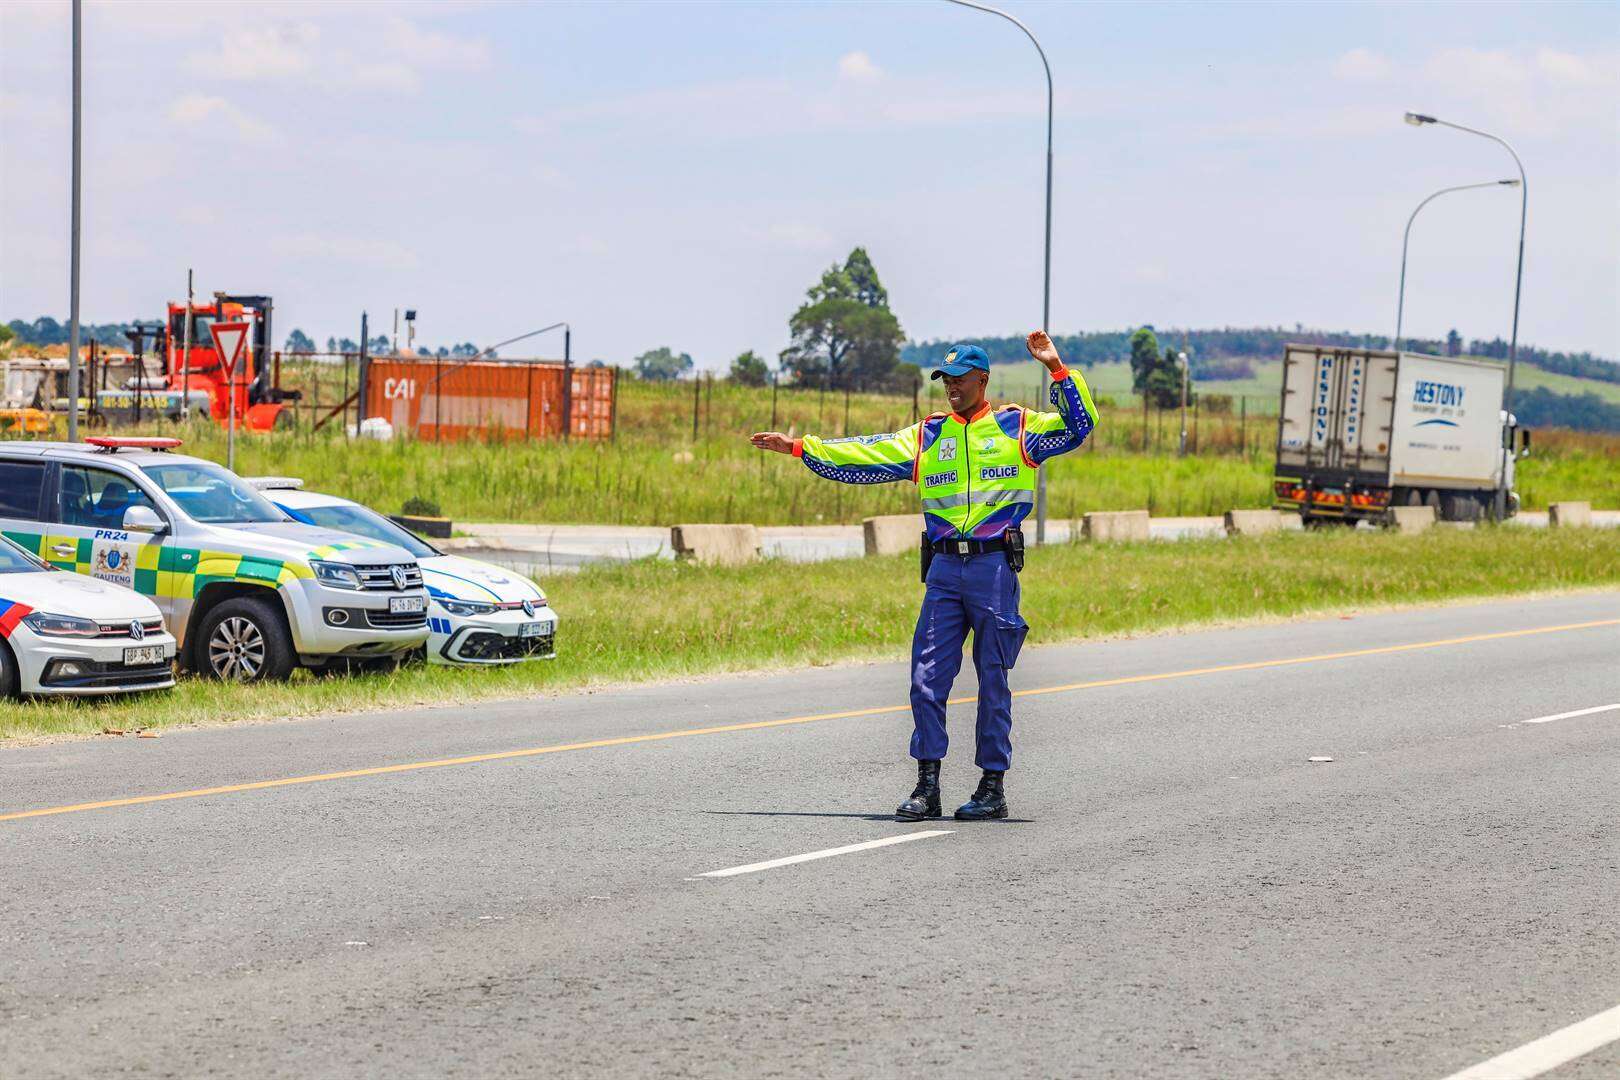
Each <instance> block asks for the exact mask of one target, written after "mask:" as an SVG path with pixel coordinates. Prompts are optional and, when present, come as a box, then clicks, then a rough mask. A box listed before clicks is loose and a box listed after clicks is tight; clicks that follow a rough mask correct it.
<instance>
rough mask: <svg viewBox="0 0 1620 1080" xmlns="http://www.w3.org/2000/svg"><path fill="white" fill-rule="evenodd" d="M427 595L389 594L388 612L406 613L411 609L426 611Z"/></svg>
mask: <svg viewBox="0 0 1620 1080" xmlns="http://www.w3.org/2000/svg"><path fill="white" fill-rule="evenodd" d="M426 610H427V597H425V596H390V597H389V598H388V614H390V615H408V614H410V613H411V612H413V611H426Z"/></svg>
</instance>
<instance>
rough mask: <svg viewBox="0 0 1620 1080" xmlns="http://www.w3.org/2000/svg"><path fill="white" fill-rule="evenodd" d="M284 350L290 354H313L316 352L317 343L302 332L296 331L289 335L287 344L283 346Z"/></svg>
mask: <svg viewBox="0 0 1620 1080" xmlns="http://www.w3.org/2000/svg"><path fill="white" fill-rule="evenodd" d="M282 349H283V351H285V352H290V353H312V352H314V351H315V342H314V341H313V340H312V339H311V338H310V336H309V335H308V334H306V333H304V332H303V331H302V330H294V331H293V332H292V333H290V334H288V335H287V344H285V345H283V346H282Z"/></svg>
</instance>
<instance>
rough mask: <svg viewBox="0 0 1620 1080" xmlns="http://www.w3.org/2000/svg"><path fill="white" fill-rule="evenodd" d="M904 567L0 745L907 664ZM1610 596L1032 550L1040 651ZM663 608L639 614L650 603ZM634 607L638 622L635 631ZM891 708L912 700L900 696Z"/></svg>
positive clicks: (1180, 553) (1565, 540)
mask: <svg viewBox="0 0 1620 1080" xmlns="http://www.w3.org/2000/svg"><path fill="white" fill-rule="evenodd" d="M915 566H916V563H915V558H914V557H912V556H904V557H896V558H891V559H871V560H857V561H839V562H826V563H811V564H791V563H787V564H785V563H764V564H758V565H753V566H747V567H740V568H731V569H720V568H703V567H696V566H689V565H682V564H675V563H666V562H656V561H647V562H639V563H631V564H625V565H619V566H610V567H598V568H592V569H587V570H585V571H584V572H582V573H579V574H574V575H567V576H559V577H556V578H554V579H551V580H547V581H545V582H544V584H545V586H546V588H547V591H548V592H549V593H550V594H551V597H552V601H553V603H554V604H555V605H556V607H557V609H558V611H559V612H561V615H562V620H563V621H562V624H561V633H560V638H559V641H560V652H561V655H560V656H559V658H558V659H557V660H555V661H551V662H544V663H534V664H527V665H522V666H519V667H512V668H503V669H496V670H475V671H464V670H454V669H445V668H430V667H426V666H413V667H408V668H405V669H403V670H401V671H399V672H396V673H394V674H392V675H372V676H364V677H356V678H335V679H315V678H311V677H309V676H308V675H307V674H305V673H299V674H297V675H295V677H294V678H293V679H292V680H291V681H290V682H288V683H285V684H280V685H269V686H260V687H254V688H251V689H248V688H243V687H239V686H234V685H221V684H217V683H207V682H202V681H200V680H195V679H189V678H188V679H185V680H183V681H182V682H181V684H180V686H179V687H178V688H177V689H175V690H174V691H173V692H171V693H168V694H166V695H158V696H145V697H135V698H130V699H124V700H108V701H92V702H83V701H80V702H73V701H68V702H37V701H36V702H28V703H24V704H20V705H19V704H5V705H0V739H6V738H17V737H25V736H36V735H41V734H52V733H92V732H97V731H100V730H102V729H103V728H104V727H115V728H125V729H128V728H135V727H140V726H143V725H151V726H154V727H162V726H166V725H172V724H184V723H216V722H225V721H236V720H270V719H280V718H284V717H295V716H310V715H316V714H325V713H334V712H345V711H357V710H368V709H383V708H399V707H409V706H413V705H425V704H435V703H443V702H452V701H453V702H457V703H468V702H474V701H477V700H479V699H489V698H498V697H512V696H519V695H532V694H541V693H551V692H557V691H562V690H568V689H573V688H578V687H582V686H588V685H592V684H611V683H619V682H631V681H646V680H653V679H668V678H672V677H681V676H693V675H704V674H711V673H716V672H725V671H741V670H748V669H757V668H780V667H799V666H803V665H806V664H811V665H824V664H830V663H834V662H837V661H842V660H850V659H856V658H887V659H900V658H903V657H904V656H905V655H906V650H907V647H908V645H909V642H910V635H911V627H912V623H913V621H914V619H915V614H916V605H917V601H918V596H919V592H920V589H919V586H918V584H917V580H916V569H915ZM1617 584H1620V531H1614V530H1562V531H1541V530H1536V531H1531V530H1521V529H1511V528H1509V529H1492V528H1483V529H1477V530H1473V531H1467V532H1457V531H1451V530H1445V531H1434V532H1430V533H1427V534H1425V535H1422V536H1401V535H1395V534H1381V533H1365V532H1357V533H1352V532H1348V531H1336V530H1335V531H1326V532H1313V533H1305V534H1281V535H1277V536H1272V537H1265V538H1256V539H1247V540H1233V541H1226V540H1201V541H1186V542H1180V543H1146V544H1135V545H1118V546H1112V545H1108V546H1092V545H1072V546H1071V545H1063V546H1056V547H1051V548H1047V549H1045V550H1041V551H1037V552H1035V553H1033V554H1032V556H1031V559H1030V566H1029V569H1028V570H1027V571H1026V572H1025V575H1024V613H1025V615H1026V617H1027V618H1028V619H1029V621H1030V623H1031V624H1032V626H1033V628H1034V629H1033V631H1032V633H1031V636H1030V641H1031V643H1032V644H1040V643H1051V642H1058V641H1067V640H1076V639H1084V638H1096V637H1103V636H1110V635H1117V634H1123V633H1140V632H1147V631H1155V630H1164V629H1168V628H1172V627H1180V626H1189V625H1198V624H1207V623H1213V622H1224V621H1233V620H1243V619H1254V618H1264V617H1283V616H1295V615H1301V614H1306V613H1312V612H1328V611H1335V610H1341V609H1355V608H1367V607H1376V606H1386V605H1399V604H1411V603H1420V602H1434V601H1442V600H1455V599H1460V598H1465V597H1479V596H1491V595H1505V594H1511V593H1524V592H1533V591H1543V590H1555V589H1571V588H1582V587H1594V586H1613V585H1617ZM651 596H656V597H657V599H658V602H657V603H656V604H650V603H648V602H647V598H648V597H651ZM625 612H635V616H634V617H633V618H626V617H625ZM895 700H896V701H897V702H898V701H903V700H904V687H903V686H898V685H897V686H896V688H895Z"/></svg>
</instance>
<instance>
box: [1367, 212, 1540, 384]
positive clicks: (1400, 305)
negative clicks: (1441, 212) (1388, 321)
mask: <svg viewBox="0 0 1620 1080" xmlns="http://www.w3.org/2000/svg"><path fill="white" fill-rule="evenodd" d="M1518 186H1519V181H1517V180H1487V181H1486V182H1485V183H1483V184H1463V185H1461V186H1460V187H1447V188H1441V189H1440V190H1439V191H1437V192H1435V193H1434V194H1433V195H1430V196H1429V197H1428V198H1427V199H1424V200H1423V201H1422V202H1420V203H1418V204H1417V210H1413V211H1412V216H1411V217H1409V218H1407V219H1406V233H1405V235H1403V236H1402V237H1401V291H1400V295H1399V296H1398V297H1397V299H1396V301H1395V344H1394V345H1393V346H1391V347H1392V348H1393V349H1394V351H1395V352H1400V351H1401V318H1402V316H1403V315H1404V314H1405V313H1406V247H1407V245H1408V244H1409V243H1411V240H1412V222H1414V221H1416V220H1417V216H1418V210H1422V209H1423V208H1424V207H1425V206H1428V205H1429V204H1430V203H1432V202H1433V201H1434V200H1436V199H1438V198H1439V197H1440V196H1442V195H1449V194H1450V193H1451V192H1453V191H1473V190H1475V189H1476V188H1488V187H1518Z"/></svg>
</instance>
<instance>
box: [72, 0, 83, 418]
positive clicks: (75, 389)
mask: <svg viewBox="0 0 1620 1080" xmlns="http://www.w3.org/2000/svg"><path fill="white" fill-rule="evenodd" d="M81 6H82V5H81V3H80V0H73V213H72V217H73V222H72V227H71V228H70V230H69V232H70V233H71V240H70V243H71V244H72V251H71V252H70V254H69V255H68V262H69V263H70V264H71V268H70V270H69V275H68V276H69V277H70V278H71V279H72V280H71V281H70V282H69V283H68V441H69V442H78V441H79V188H80V179H79V172H80V170H79V156H80V155H79V145H80V142H81V137H82V117H83V115H84V105H83V102H82V101H81V99H80V92H79V87H80V84H81V83H82V82H83V72H84V60H83V56H82V52H83V50H82V48H81V45H80V38H81V36H82V35H81V32H80V25H81V23H82V22H83V13H82V11H81Z"/></svg>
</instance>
